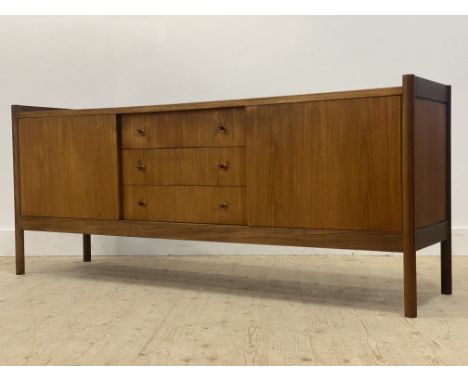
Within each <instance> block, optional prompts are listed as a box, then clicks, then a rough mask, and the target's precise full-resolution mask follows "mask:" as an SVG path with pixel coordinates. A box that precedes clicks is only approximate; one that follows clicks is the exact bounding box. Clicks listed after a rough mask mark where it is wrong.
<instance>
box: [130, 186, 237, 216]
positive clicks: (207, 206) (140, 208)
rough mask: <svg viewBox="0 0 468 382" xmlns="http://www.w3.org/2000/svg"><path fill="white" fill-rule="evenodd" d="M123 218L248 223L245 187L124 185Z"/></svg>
mask: <svg viewBox="0 0 468 382" xmlns="http://www.w3.org/2000/svg"><path fill="white" fill-rule="evenodd" d="M123 197H124V208H123V216H124V219H128V220H152V221H165V222H182V223H183V222H185V223H213V224H246V213H245V187H214V186H124V189H123Z"/></svg>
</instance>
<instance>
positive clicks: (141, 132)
mask: <svg viewBox="0 0 468 382" xmlns="http://www.w3.org/2000/svg"><path fill="white" fill-rule="evenodd" d="M137 133H138V135H140V136H142V137H143V136H144V135H145V128H144V127H142V128H140V129H137Z"/></svg>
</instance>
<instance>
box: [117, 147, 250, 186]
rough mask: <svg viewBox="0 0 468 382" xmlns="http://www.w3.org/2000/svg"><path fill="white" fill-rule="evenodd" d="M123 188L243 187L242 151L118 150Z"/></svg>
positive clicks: (241, 149) (244, 181) (191, 149)
mask: <svg viewBox="0 0 468 382" xmlns="http://www.w3.org/2000/svg"><path fill="white" fill-rule="evenodd" d="M122 170H123V178H122V181H123V183H124V184H128V185H173V186H181V185H198V186H245V184H246V180H245V148H244V147H229V148H227V147H223V148H189V149H158V150H122Z"/></svg>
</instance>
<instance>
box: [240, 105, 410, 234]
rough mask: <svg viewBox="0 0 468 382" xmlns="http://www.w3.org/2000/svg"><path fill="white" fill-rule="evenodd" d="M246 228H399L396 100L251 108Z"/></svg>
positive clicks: (399, 158)
mask: <svg viewBox="0 0 468 382" xmlns="http://www.w3.org/2000/svg"><path fill="white" fill-rule="evenodd" d="M246 113H247V126H248V135H247V161H246V167H247V199H248V223H249V225H251V226H267V227H295V228H313V229H337V230H365V231H401V154H400V151H401V150H400V126H401V122H400V120H401V98H400V97H399V96H388V97H372V98H357V99H342V100H332V101H314V102H301V103H287V104H279V105H265V106H254V107H248V108H247V110H246Z"/></svg>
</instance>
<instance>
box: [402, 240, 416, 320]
mask: <svg viewBox="0 0 468 382" xmlns="http://www.w3.org/2000/svg"><path fill="white" fill-rule="evenodd" d="M403 268H404V269H403V278H404V299H405V317H408V318H414V317H417V315H418V297H417V286H416V251H415V250H414V249H411V250H405V251H404V252H403Z"/></svg>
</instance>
